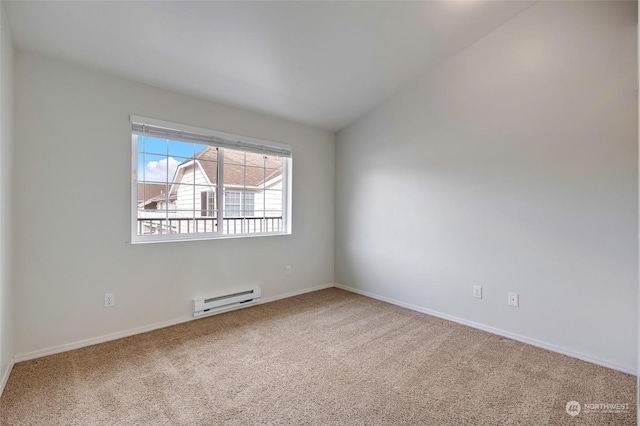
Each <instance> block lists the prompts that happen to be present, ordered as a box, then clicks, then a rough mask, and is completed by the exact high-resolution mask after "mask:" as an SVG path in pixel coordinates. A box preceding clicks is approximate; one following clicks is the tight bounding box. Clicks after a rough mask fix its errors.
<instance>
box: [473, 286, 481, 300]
mask: <svg viewBox="0 0 640 426" xmlns="http://www.w3.org/2000/svg"><path fill="white" fill-rule="evenodd" d="M473 297H475V298H476V299H482V286H479V285H474V286H473Z"/></svg>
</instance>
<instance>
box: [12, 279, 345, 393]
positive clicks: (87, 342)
mask: <svg viewBox="0 0 640 426" xmlns="http://www.w3.org/2000/svg"><path fill="white" fill-rule="evenodd" d="M333 286H334V284H333V283H330V284H323V285H319V286H315V287H309V288H305V289H302V290H296V291H292V292H289V293H284V294H279V295H277V296H271V297H266V298H263V299H260V301H258V302H257V303H252V304H246V305H244V306H236V307H233V308H230V309H225V310H221V311H218V312H215V313H212V314H210V315H202V316H199V317H193V316H188V317H182V318H175V319H172V320H168V321H162V322H158V323H155V324H149V325H144V326H142V327H136V328H131V329H129V330H123V331H118V332H115V333H109V334H104V335H102V336H98V337H92V338H89V339H84V340H78V341H76V342H71V343H65V344H63V345H58V346H53V347H50V348H45V349H39V350H36V351H32V352H27V353H22V354H16V355H15V356H14V358H13V360H12V364H11V365H12V366H13V363H14V362H22V361H28V360H31V359H36V358H42V357H44V356H48V355H54V354H58V353H62V352H67V351H72V350H74V349H80V348H84V347H85V346H92V345H97V344H99V343H105V342H109V341H111V340H117V339H122V338H123V337H129V336H134V335H136V334H142V333H146V332H148V331H153V330H157V329H159V328H165V327H171V326H172V325H177V324H181V323H183V322H188V321H193V320H199V319H202V318H207V317H209V316H213V315H219V314H223V313H225V312H231V311H235V310H238V309H244V308H249V307H251V306H257V305H262V304H264V303H269V302H275V301H276V300H280V299H286V298H289V297H293V296H299V295H301V294H304V293H310V292H313V291H318V290H323V289H325V288H330V287H333ZM8 377H9V376H8V374H7V378H8ZM0 394H1V393H0Z"/></svg>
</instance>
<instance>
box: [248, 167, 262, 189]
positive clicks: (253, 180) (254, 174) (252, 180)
mask: <svg viewBox="0 0 640 426" xmlns="http://www.w3.org/2000/svg"><path fill="white" fill-rule="evenodd" d="M244 182H245V185H246V186H248V187H255V188H264V168H262V167H261V168H258V167H245V169H244Z"/></svg>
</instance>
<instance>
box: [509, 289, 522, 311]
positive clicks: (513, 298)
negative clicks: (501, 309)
mask: <svg viewBox="0 0 640 426" xmlns="http://www.w3.org/2000/svg"><path fill="white" fill-rule="evenodd" d="M507 303H508V304H509V306H515V307H516V308H517V307H518V306H520V295H518V293H511V292H509V300H508V302H507Z"/></svg>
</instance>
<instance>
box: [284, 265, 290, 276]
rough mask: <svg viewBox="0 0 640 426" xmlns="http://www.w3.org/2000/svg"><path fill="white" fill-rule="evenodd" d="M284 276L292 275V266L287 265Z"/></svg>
mask: <svg viewBox="0 0 640 426" xmlns="http://www.w3.org/2000/svg"><path fill="white" fill-rule="evenodd" d="M284 274H285V275H291V265H285V267H284Z"/></svg>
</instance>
